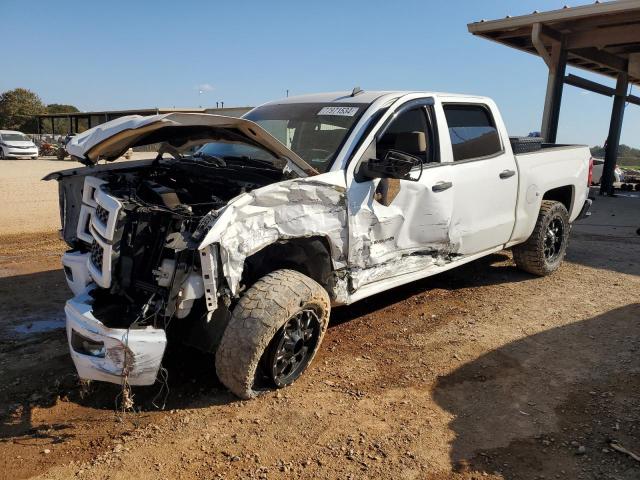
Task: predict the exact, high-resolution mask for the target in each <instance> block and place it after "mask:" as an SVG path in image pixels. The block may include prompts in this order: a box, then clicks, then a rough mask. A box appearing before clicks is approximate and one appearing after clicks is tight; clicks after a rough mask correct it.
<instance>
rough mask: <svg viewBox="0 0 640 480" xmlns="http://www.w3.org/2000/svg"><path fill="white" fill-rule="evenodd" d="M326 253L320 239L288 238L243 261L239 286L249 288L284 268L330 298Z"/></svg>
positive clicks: (330, 277)
mask: <svg viewBox="0 0 640 480" xmlns="http://www.w3.org/2000/svg"><path fill="white" fill-rule="evenodd" d="M330 252H331V249H330V247H329V244H328V242H327V240H326V239H325V238H324V237H305V238H292V239H287V240H282V241H278V242H276V243H272V244H271V245H268V246H266V247H264V248H263V249H262V250H260V251H258V252H256V253H254V254H253V255H251V256H250V257H248V258H247V259H246V260H245V262H244V269H243V271H242V281H241V283H242V285H243V286H244V288H249V287H250V286H251V285H253V284H254V283H255V282H256V281H257V280H258V279H260V278H262V277H264V276H265V275H266V274H268V273H270V272H273V271H274V270H279V269H282V268H288V269H291V270H296V271H298V272H300V273H302V274H304V275H306V276H307V277H309V278H312V279H313V280H315V281H316V282H318V283H319V284H320V285H322V287H323V288H324V289H325V290H326V291H327V292H328V293H329V296H330V297H332V298H333V295H334V286H335V280H334V277H333V266H332V263H331V253H330Z"/></svg>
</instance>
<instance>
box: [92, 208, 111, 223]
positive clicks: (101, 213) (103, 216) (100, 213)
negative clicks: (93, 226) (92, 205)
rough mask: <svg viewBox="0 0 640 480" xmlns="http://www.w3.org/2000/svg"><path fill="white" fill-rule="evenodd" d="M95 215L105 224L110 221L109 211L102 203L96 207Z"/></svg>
mask: <svg viewBox="0 0 640 480" xmlns="http://www.w3.org/2000/svg"><path fill="white" fill-rule="evenodd" d="M95 215H96V217H97V218H98V220H100V222H101V223H103V224H104V225H106V224H107V222H108V221H109V211H108V210H106V209H105V208H104V207H103V206H102V205H98V206H97V207H96V213H95Z"/></svg>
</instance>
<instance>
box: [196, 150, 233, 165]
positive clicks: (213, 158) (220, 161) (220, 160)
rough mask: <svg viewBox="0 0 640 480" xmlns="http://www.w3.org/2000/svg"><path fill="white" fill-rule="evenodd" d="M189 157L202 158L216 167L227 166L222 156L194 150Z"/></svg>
mask: <svg viewBox="0 0 640 480" xmlns="http://www.w3.org/2000/svg"><path fill="white" fill-rule="evenodd" d="M191 158H193V159H194V160H202V161H204V162H207V163H213V164H214V165H215V166H217V167H226V166H227V162H226V161H225V160H224V159H223V158H220V157H217V156H216V155H211V154H208V153H204V152H196V153H195V154H194V155H193V156H192V157H191Z"/></svg>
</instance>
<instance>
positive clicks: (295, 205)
mask: <svg viewBox="0 0 640 480" xmlns="http://www.w3.org/2000/svg"><path fill="white" fill-rule="evenodd" d="M219 213H220V215H219V217H218V218H217V219H216V221H215V222H214V224H213V226H212V227H211V229H210V230H209V232H208V233H207V234H206V236H205V238H204V240H203V241H202V243H201V245H200V249H201V250H202V249H203V248H204V247H206V246H208V245H211V244H213V243H217V244H218V245H219V248H220V250H219V252H220V259H221V262H222V269H223V273H224V276H225V278H226V279H227V282H228V284H229V288H230V290H231V293H232V294H233V295H237V294H238V292H239V290H238V289H239V283H240V279H241V277H242V270H243V268H244V262H245V260H246V259H247V258H248V257H250V256H251V255H253V254H254V253H256V252H258V251H259V250H261V249H263V248H264V247H266V246H268V245H270V244H272V243H274V242H277V241H278V240H283V239H290V238H300V237H311V236H322V237H325V238H326V239H327V240H328V242H329V245H330V247H331V257H332V261H333V267H334V269H339V268H344V267H346V263H347V256H346V250H347V245H346V244H347V219H346V216H347V208H346V194H345V184H344V174H343V173H342V172H330V173H325V174H323V175H319V176H316V177H313V179H294V180H289V181H285V182H280V183H277V184H272V185H268V186H266V187H263V188H260V189H257V190H253V191H251V192H249V193H245V194H243V195H240V196H239V197H236V198H235V199H234V200H232V201H231V202H229V203H228V204H227V205H226V206H225V207H224V208H222V209H221V210H220V211H219Z"/></svg>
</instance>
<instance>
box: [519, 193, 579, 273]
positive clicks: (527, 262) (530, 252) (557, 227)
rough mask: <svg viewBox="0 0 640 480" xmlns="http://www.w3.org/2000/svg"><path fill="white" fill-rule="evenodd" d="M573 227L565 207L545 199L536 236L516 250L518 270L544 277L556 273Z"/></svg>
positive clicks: (534, 232) (534, 234)
mask: <svg viewBox="0 0 640 480" xmlns="http://www.w3.org/2000/svg"><path fill="white" fill-rule="evenodd" d="M570 228H571V226H570V224H569V213H568V212H567V209H566V208H565V206H564V205H563V204H562V203H560V202H555V201H552V200H543V201H542V205H541V207H540V213H539V214H538V220H537V221H536V226H535V228H534V229H533V233H532V234H531V236H530V237H529V238H528V239H527V241H526V242H524V243H522V244H520V245H516V246H515V247H513V259H514V260H515V262H516V265H517V266H518V268H519V269H521V270H524V271H525V272H529V273H532V274H533V275H538V276H541V277H544V276H546V275H549V274H551V273H553V272H555V271H556V270H557V269H558V267H560V264H561V263H562V260H563V258H564V255H565V253H566V251H567V243H568V241H569V230H570Z"/></svg>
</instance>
